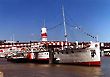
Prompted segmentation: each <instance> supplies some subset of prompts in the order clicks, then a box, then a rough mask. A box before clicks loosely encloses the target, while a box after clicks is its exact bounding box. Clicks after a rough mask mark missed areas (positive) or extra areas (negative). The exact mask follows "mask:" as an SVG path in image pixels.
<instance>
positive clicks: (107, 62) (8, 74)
mask: <svg viewBox="0 0 110 77" xmlns="http://www.w3.org/2000/svg"><path fill="white" fill-rule="evenodd" d="M0 72H2V74H3V77H109V76H110V57H102V58H101V66H100V67H95V66H92V67H90V66H78V65H64V64H37V63H11V62H7V60H6V59H3V58H2V59H0Z"/></svg>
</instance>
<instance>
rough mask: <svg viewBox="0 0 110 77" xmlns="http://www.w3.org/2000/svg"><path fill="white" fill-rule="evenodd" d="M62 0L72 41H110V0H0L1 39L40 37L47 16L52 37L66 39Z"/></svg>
mask: <svg viewBox="0 0 110 77" xmlns="http://www.w3.org/2000/svg"><path fill="white" fill-rule="evenodd" d="M62 4H63V6H64V12H65V18H66V29H67V34H68V41H76V40H77V41H96V39H94V38H91V37H90V36H88V35H87V33H88V34H90V35H93V37H96V36H98V40H99V41H101V42H110V0H0V40H12V37H13V38H14V40H16V41H40V40H41V35H40V34H41V28H42V27H43V24H44V20H45V26H46V27H47V29H48V31H47V32H48V40H49V41H52V40H57V41H64V40H65V38H64V26H63V17H62V9H61V6H62ZM76 25H77V26H78V27H80V29H79V30H78V29H77V28H76V27H74V26H76Z"/></svg>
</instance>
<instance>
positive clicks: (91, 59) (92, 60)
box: [54, 43, 100, 65]
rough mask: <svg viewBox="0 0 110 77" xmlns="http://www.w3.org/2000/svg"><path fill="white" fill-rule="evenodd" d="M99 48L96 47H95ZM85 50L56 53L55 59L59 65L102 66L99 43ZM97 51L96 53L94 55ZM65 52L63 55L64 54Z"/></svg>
mask: <svg viewBox="0 0 110 77" xmlns="http://www.w3.org/2000/svg"><path fill="white" fill-rule="evenodd" d="M96 44H97V45H98V46H97V47H94V46H95V45H96ZM93 45H94V46H91V47H90V48H85V49H72V50H68V51H64V50H63V51H61V52H59V53H58V52H56V53H55V55H54V57H55V58H56V60H57V62H58V63H71V64H72V63H73V64H82V65H100V48H99V43H94V44H93ZM93 51H95V53H92V52H93ZM62 52H63V53H62Z"/></svg>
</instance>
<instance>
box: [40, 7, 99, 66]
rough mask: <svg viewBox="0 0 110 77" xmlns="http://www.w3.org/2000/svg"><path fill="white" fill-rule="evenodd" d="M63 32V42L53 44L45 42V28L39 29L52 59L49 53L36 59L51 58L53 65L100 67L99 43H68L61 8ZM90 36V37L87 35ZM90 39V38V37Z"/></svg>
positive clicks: (45, 52) (42, 54) (52, 42)
mask: <svg viewBox="0 0 110 77" xmlns="http://www.w3.org/2000/svg"><path fill="white" fill-rule="evenodd" d="M62 13H63V21H64V30H65V41H60V42H54V41H50V42H49V41H47V30H46V27H43V28H42V29H41V32H42V34H41V37H42V42H43V43H44V44H46V45H47V48H49V49H51V52H52V54H53V57H51V56H50V55H49V54H50V52H49V51H48V54H47V51H44V52H39V55H38V58H42V59H44V60H45V57H46V56H48V57H49V58H53V61H54V63H63V64H81V65H89V66H100V65H101V61H100V43H99V42H92V41H90V42H78V41H76V42H68V40H67V33H66V23H65V15H64V8H63V7H62ZM89 36H91V35H89ZM91 37H92V36H91Z"/></svg>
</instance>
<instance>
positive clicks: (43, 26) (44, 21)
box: [43, 19, 45, 27]
mask: <svg viewBox="0 0 110 77" xmlns="http://www.w3.org/2000/svg"><path fill="white" fill-rule="evenodd" d="M43 27H45V19H44V22H43Z"/></svg>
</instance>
